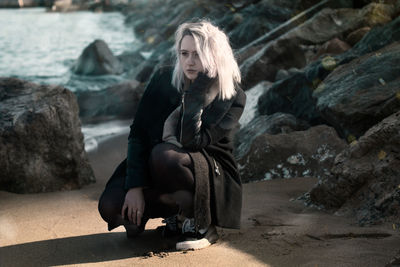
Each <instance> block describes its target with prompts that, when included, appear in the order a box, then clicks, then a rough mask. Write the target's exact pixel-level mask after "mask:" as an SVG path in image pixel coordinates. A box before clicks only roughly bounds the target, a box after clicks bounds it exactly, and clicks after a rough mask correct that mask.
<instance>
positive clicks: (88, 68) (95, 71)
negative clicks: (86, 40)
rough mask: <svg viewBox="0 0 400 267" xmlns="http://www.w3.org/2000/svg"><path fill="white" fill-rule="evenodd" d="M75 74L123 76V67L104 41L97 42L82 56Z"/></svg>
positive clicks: (85, 50)
mask: <svg viewBox="0 0 400 267" xmlns="http://www.w3.org/2000/svg"><path fill="white" fill-rule="evenodd" d="M72 70H73V72H75V73H76V74H83V75H105V74H121V73H122V72H123V71H124V68H123V65H122V64H121V62H120V61H119V60H118V58H116V57H115V56H114V55H113V53H112V52H111V50H110V48H108V46H107V44H106V43H105V42H104V41H103V40H95V41H94V42H93V43H91V44H90V45H88V46H87V47H86V48H85V49H84V50H83V52H82V54H81V55H80V57H79V59H78V61H77V63H76V65H75V66H74V67H73V69H72Z"/></svg>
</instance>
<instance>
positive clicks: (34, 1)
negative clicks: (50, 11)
mask: <svg viewBox="0 0 400 267" xmlns="http://www.w3.org/2000/svg"><path fill="white" fill-rule="evenodd" d="M51 5H52V1H51V0H24V1H18V0H0V8H22V7H49V6H51Z"/></svg>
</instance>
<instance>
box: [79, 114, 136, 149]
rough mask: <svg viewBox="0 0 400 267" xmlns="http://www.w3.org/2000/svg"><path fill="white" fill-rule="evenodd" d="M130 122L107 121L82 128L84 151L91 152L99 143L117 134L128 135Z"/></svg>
mask: <svg viewBox="0 0 400 267" xmlns="http://www.w3.org/2000/svg"><path fill="white" fill-rule="evenodd" d="M130 122H131V121H130V120H128V121H126V120H124V121H121V120H118V121H109V122H105V123H101V124H89V125H84V126H83V127H82V133H83V135H84V142H85V151H86V152H89V151H93V150H96V149H97V148H98V145H99V143H101V142H103V141H105V140H107V139H108V138H110V137H111V136H114V135H117V134H125V133H129V131H130V128H129V125H130Z"/></svg>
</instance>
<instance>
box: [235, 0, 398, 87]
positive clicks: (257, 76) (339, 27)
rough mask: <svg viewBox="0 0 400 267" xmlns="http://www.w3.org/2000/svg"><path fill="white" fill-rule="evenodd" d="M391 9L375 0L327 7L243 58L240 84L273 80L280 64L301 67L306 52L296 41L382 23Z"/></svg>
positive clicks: (329, 36) (325, 38) (301, 42)
mask: <svg viewBox="0 0 400 267" xmlns="http://www.w3.org/2000/svg"><path fill="white" fill-rule="evenodd" d="M394 13H395V9H394V8H393V6H392V5H386V4H377V3H371V4H370V5H368V6H366V7H364V8H363V9H360V10H359V9H350V8H341V9H330V8H326V9H324V10H322V11H321V12H319V13H318V14H317V15H315V16H314V17H312V18H311V19H309V20H307V21H306V22H305V23H304V24H302V25H300V26H298V27H296V28H294V29H293V30H291V31H289V32H288V33H286V34H284V35H282V36H280V37H279V38H278V39H277V40H274V41H273V42H270V43H267V44H266V45H265V46H264V47H263V48H262V49H261V50H259V51H258V52H257V53H255V54H254V55H252V56H250V57H248V58H247V59H246V60H244V61H243V63H241V66H240V68H241V71H242V75H243V87H244V88H245V89H247V88H250V87H252V86H254V85H255V84H256V83H257V82H258V81H260V80H268V81H273V79H274V78H275V75H276V72H277V70H278V69H280V68H284V69H288V68H290V67H297V68H302V67H304V65H305V63H306V62H305V55H304V52H303V51H301V50H300V49H299V45H310V44H322V43H324V42H327V41H329V40H332V39H333V38H335V37H338V36H340V35H347V34H348V33H350V32H352V31H354V30H356V29H359V28H361V27H364V26H369V27H373V26H377V25H383V24H385V23H387V22H389V21H390V20H391V16H393V15H394ZM285 47H288V49H285ZM249 49H250V48H249ZM290 57H292V59H291V60H290ZM294 58H296V60H294Z"/></svg>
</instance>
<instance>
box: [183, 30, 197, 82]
mask: <svg viewBox="0 0 400 267" xmlns="http://www.w3.org/2000/svg"><path fill="white" fill-rule="evenodd" d="M179 63H180V64H181V67H182V70H183V73H184V74H185V76H186V78H188V79H189V80H191V81H193V80H194V79H196V78H197V75H198V74H199V72H202V71H203V65H202V64H201V61H200V58H199V55H198V54H197V51H196V44H195V42H194V38H193V36H191V35H185V36H184V37H183V39H182V41H181V49H180V51H179Z"/></svg>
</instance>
